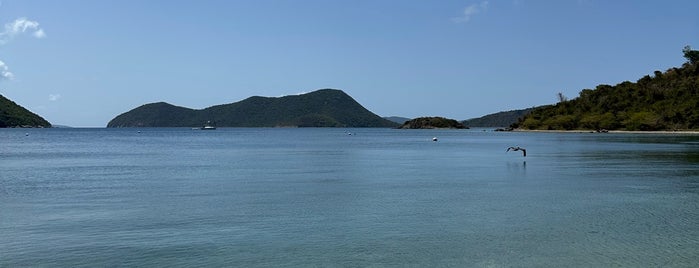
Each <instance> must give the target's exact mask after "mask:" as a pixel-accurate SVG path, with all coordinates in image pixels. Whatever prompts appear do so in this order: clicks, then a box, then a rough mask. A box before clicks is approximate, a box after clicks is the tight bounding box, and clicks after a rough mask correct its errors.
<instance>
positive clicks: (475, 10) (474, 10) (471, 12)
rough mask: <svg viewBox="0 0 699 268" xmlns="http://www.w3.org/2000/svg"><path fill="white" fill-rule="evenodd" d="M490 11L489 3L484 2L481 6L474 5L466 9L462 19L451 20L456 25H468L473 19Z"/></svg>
mask: <svg viewBox="0 0 699 268" xmlns="http://www.w3.org/2000/svg"><path fill="white" fill-rule="evenodd" d="M486 9H488V1H483V2H481V3H480V4H472V5H470V6H467V7H466V8H464V12H463V15H461V16H460V17H455V18H451V21H453V22H455V23H466V22H468V21H470V20H471V17H473V16H474V15H476V14H478V13H481V12H483V11H485V10H486Z"/></svg>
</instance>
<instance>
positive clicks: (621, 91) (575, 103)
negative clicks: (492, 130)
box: [511, 47, 699, 130]
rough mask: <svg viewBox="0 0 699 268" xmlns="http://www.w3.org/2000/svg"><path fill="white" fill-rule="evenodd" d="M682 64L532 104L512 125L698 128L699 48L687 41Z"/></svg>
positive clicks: (633, 128)
mask: <svg viewBox="0 0 699 268" xmlns="http://www.w3.org/2000/svg"><path fill="white" fill-rule="evenodd" d="M683 53H684V56H685V58H687V62H686V63H685V64H683V65H682V67H681V68H671V69H669V70H667V71H665V72H660V71H655V73H654V75H653V76H650V75H646V76H644V77H642V78H641V79H639V80H638V81H636V82H635V83H633V82H629V81H626V82H622V83H620V84H617V85H615V86H610V85H599V86H597V87H596V88H595V89H594V90H593V89H583V90H582V91H581V92H580V96H579V97H577V98H575V99H572V100H567V101H561V102H559V103H557V104H555V105H547V106H542V107H538V108H536V109H534V110H533V111H531V113H529V114H528V115H527V116H525V117H523V118H521V119H520V120H518V122H517V123H514V124H512V125H511V127H512V128H523V129H549V130H573V129H596V130H600V129H606V130H686V129H699V109H697V107H699V51H696V50H691V48H689V47H685V49H684V50H683Z"/></svg>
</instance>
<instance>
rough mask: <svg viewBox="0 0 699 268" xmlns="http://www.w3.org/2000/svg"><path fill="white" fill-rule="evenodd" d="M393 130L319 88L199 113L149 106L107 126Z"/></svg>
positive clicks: (342, 97)
mask: <svg viewBox="0 0 699 268" xmlns="http://www.w3.org/2000/svg"><path fill="white" fill-rule="evenodd" d="M207 121H212V122H215V123H216V125H217V126H219V127H394V126H396V125H397V124H395V123H393V122H391V121H388V120H386V119H383V118H381V117H379V116H378V115H376V114H374V113H372V112H370V111H369V110H367V109H365V108H364V107H362V106H361V105H360V104H359V103H357V102H356V101H355V100H354V99H353V98H352V97H350V96H349V95H347V94H345V93H344V92H343V91H341V90H335V89H321V90H317V91H314V92H311V93H307V94H302V95H293V96H285V97H279V98H271V97H257V96H255V97H250V98H247V99H245V100H242V101H239V102H236V103H230V104H223V105H216V106H212V107H209V108H206V109H202V110H194V109H189V108H184V107H178V106H174V105H171V104H168V103H164V102H159V103H151V104H146V105H143V106H140V107H138V108H135V109H133V110H131V111H128V112H126V113H123V114H121V115H119V116H117V117H116V118H114V119H112V120H111V121H110V122H109V124H107V127H197V126H201V125H202V124H204V122H207Z"/></svg>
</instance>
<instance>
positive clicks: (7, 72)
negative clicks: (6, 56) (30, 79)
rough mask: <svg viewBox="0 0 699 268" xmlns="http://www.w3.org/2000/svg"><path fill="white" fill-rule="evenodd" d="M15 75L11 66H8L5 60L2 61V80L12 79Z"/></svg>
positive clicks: (0, 69)
mask: <svg viewBox="0 0 699 268" xmlns="http://www.w3.org/2000/svg"><path fill="white" fill-rule="evenodd" d="M14 77H15V75H13V74H12V73H11V72H10V70H9V68H7V65H5V63H4V62H2V61H0V80H12V78H14Z"/></svg>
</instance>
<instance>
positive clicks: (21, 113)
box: [0, 95, 51, 128]
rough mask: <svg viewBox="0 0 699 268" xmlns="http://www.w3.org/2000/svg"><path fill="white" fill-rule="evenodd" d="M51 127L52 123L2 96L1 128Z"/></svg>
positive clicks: (0, 96) (0, 105)
mask: <svg viewBox="0 0 699 268" xmlns="http://www.w3.org/2000/svg"><path fill="white" fill-rule="evenodd" d="M5 127H51V123H49V122H48V121H46V120H45V119H44V118H42V117H41V116H39V115H37V114H35V113H32V112H30V111H29V110H27V109H25V108H24V107H22V106H19V105H18V104H16V103H15V102H13V101H11V100H9V99H7V98H5V97H4V96H2V95H0V128H5Z"/></svg>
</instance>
